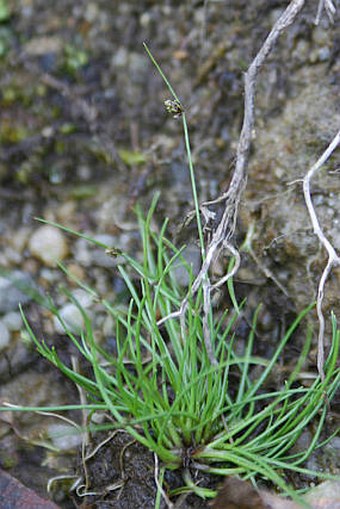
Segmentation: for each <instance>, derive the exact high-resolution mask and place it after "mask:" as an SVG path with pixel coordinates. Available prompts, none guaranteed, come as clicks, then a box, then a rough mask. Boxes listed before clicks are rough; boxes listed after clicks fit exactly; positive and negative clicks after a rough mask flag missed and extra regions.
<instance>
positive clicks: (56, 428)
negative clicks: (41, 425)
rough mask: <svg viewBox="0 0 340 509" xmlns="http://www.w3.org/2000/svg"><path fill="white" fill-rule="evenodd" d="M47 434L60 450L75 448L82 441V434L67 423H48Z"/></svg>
mask: <svg viewBox="0 0 340 509" xmlns="http://www.w3.org/2000/svg"><path fill="white" fill-rule="evenodd" d="M48 435H49V437H50V439H51V441H52V443H53V445H54V446H55V447H57V448H58V449H59V450H60V451H68V450H70V449H75V448H76V447H78V446H79V445H80V444H81V442H82V435H81V433H80V431H77V430H76V428H74V427H73V426H68V425H67V424H50V425H49V426H48Z"/></svg>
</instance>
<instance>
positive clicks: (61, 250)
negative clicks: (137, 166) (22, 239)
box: [28, 225, 68, 267]
mask: <svg viewBox="0 0 340 509" xmlns="http://www.w3.org/2000/svg"><path fill="white" fill-rule="evenodd" d="M28 247H29V249H30V251H31V253H32V255H34V256H35V257H36V258H38V260H40V261H42V262H43V263H44V264H45V265H47V266H49V267H54V266H55V265H56V262H57V261H59V260H63V259H64V258H65V256H66V255H67V253H68V247H67V243H66V239H65V237H64V235H63V233H62V232H61V231H60V230H58V228H55V227H53V226H49V225H44V226H40V227H39V228H38V229H37V230H36V231H35V232H34V233H33V235H32V236H31V238H30V240H29V243H28Z"/></svg>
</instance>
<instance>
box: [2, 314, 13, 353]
mask: <svg viewBox="0 0 340 509" xmlns="http://www.w3.org/2000/svg"><path fill="white" fill-rule="evenodd" d="M10 340H11V336H10V333H9V330H8V329H7V327H6V325H5V324H4V323H3V322H1V321H0V352H1V350H4V349H5V348H6V347H7V346H8V345H9V342H10Z"/></svg>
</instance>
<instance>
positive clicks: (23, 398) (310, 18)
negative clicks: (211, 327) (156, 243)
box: [0, 0, 340, 509]
mask: <svg viewBox="0 0 340 509" xmlns="http://www.w3.org/2000/svg"><path fill="white" fill-rule="evenodd" d="M286 3H287V2H284V1H281V0H275V1H272V2H268V1H266V0H255V1H252V2H248V1H246V0H232V1H229V2H213V1H211V2H209V1H208V2H200V1H189V0H188V1H185V2H175V1H167V2H157V1H152V0H149V1H147V0H143V1H140V0H138V1H137V0H130V1H129V2H122V1H117V2H112V1H111V0H99V1H96V2H92V1H87V0H80V1H78V2H76V4H75V2H73V1H72V0H59V1H58V2H52V1H50V0H36V1H34V2H33V1H32V0H4V1H3V2H0V6H1V9H0V90H1V92H0V144H1V154H0V184H1V187H0V268H1V270H2V271H5V272H6V273H10V274H11V273H12V272H13V271H17V270H19V271H21V272H22V273H24V274H25V275H26V276H27V277H30V278H31V279H32V281H33V282H34V285H36V287H37V288H39V289H42V290H43V291H44V292H46V294H49V295H51V296H52V297H54V298H55V299H56V303H57V305H58V306H60V307H62V306H63V305H64V304H65V297H64V296H63V294H62V293H60V288H62V287H63V286H64V287H65V286H66V287H67V288H69V289H71V290H72V291H73V290H74V289H75V288H76V285H75V283H74V281H72V280H70V279H69V278H67V276H65V275H64V274H63V272H62V271H60V270H59V269H58V268H56V267H53V266H49V265H45V264H44V263H43V262H42V260H41V259H40V258H39V256H38V257H37V256H34V255H33V254H32V252H31V251H30V248H29V245H30V244H29V241H30V238H31V237H32V235H33V233H34V232H35V231H36V230H37V228H38V226H39V225H38V223H37V222H36V221H35V217H43V218H45V219H48V220H52V221H57V222H59V223H62V224H63V225H65V226H67V227H69V228H73V229H74V230H77V231H82V232H85V233H86V234H88V235H91V236H94V235H95V236H103V235H104V236H106V237H105V239H109V242H111V243H112V244H113V246H114V247H117V248H119V249H125V250H127V251H128V252H129V253H131V254H133V255H136V256H139V248H140V243H139V236H138V224H137V221H136V217H135V213H134V207H135V205H136V204H137V203H140V204H141V206H142V208H143V210H145V211H146V210H147V209H148V206H149V204H150V202H151V199H152V196H153V195H154V193H155V192H156V191H160V193H161V194H160V201H159V206H158V209H157V214H158V216H157V219H156V221H157V222H159V223H161V222H162V220H163V219H164V217H166V216H168V217H169V218H170V226H169V235H170V236H172V237H173V238H174V239H175V240H176V242H178V243H184V242H185V243H192V244H195V242H196V239H195V233H194V231H191V230H190V229H189V228H183V227H182V223H183V217H185V216H186V214H188V213H189V212H190V211H191V209H192V198H191V191H190V180H189V176H188V173H187V165H186V157H185V150H184V143H183V138H182V135H181V126H180V122H179V121H178V119H177V120H176V119H173V118H172V117H169V116H168V115H167V114H166V111H165V109H164V108H163V102H164V100H166V99H168V95H169V94H168V93H167V91H166V90H165V87H164V84H163V83H162V81H161V79H160V77H159V76H157V74H156V73H155V71H154V69H153V67H152V65H151V63H150V61H149V60H148V58H147V56H146V54H145V52H144V50H143V46H142V43H143V41H147V43H148V44H149V46H150V48H151V50H152V51H153V53H154V54H155V56H156V57H157V59H158V61H159V62H160V63H161V64H162V66H163V68H164V70H165V72H166V73H167V75H168V76H169V77H170V79H171V82H172V84H173V86H174V87H175V89H176V91H177V93H178V95H179V96H180V98H181V100H182V103H183V105H184V107H185V109H186V112H187V117H188V122H189V128H190V134H191V144H192V149H193V158H194V163H195V167H196V172H197V183H198V191H199V196H200V200H201V201H204V200H208V199H212V198H215V197H216V196H217V195H218V194H219V193H220V192H221V191H223V190H224V189H225V188H226V187H227V185H228V183H229V181H230V177H231V174H232V170H233V163H234V159H235V151H236V145H237V140H238V135H239V131H240V127H241V122H242V113H243V73H244V71H245V70H246V68H247V66H248V65H249V63H250V62H251V60H252V58H253V57H254V56H255V54H256V51H257V50H258V49H259V47H260V45H261V43H262V41H263V40H264V38H265V36H266V34H267V33H268V31H269V30H270V28H271V27H272V25H273V23H274V22H275V20H276V19H277V18H278V16H279V15H280V13H281V12H282V10H283V9H284V7H285V6H286ZM307 4H308V5H307V6H306V7H305V8H304V9H303V11H302V13H301V15H300V16H299V17H298V19H297V21H296V22H295V23H294V24H293V25H292V26H291V27H290V28H289V30H288V31H287V33H286V34H285V35H284V36H283V37H282V38H281V40H280V41H279V43H278V46H277V48H275V50H274V52H273V54H272V55H271V56H270V57H269V59H268V61H267V63H266V65H265V68H264V69H263V71H262V73H261V76H260V80H259V84H258V90H257V96H256V131H255V133H254V141H253V147H252V152H251V155H250V161H249V179H248V184H247V188H246V190H245V193H244V196H243V199H242V203H241V206H240V215H239V221H238V225H237V234H236V242H237V244H238V245H241V244H242V242H243V240H244V239H245V237H246V236H247V234H249V232H251V231H252V232H253V234H252V235H251V236H250V237H248V240H249V239H250V243H251V249H250V250H248V252H246V253H243V255H242V265H241V268H240V270H239V272H238V274H237V277H236V280H235V285H236V291H237V295H238V297H239V299H240V300H241V299H243V298H245V297H247V301H248V306H249V316H248V317H246V320H245V325H244V327H245V329H246V327H247V325H246V324H247V322H249V319H250V316H251V313H252V310H253V309H254V308H256V306H257V304H258V302H262V303H263V310H262V312H261V316H260V322H259V330H258V338H257V348H258V352H257V353H258V355H270V352H271V351H272V350H273V349H274V347H275V342H276V341H277V338H278V337H279V335H280V333H281V332H282V330H284V328H285V327H286V325H287V324H288V323H290V322H291V320H292V319H293V318H294V317H295V316H296V315H297V314H298V313H299V311H301V309H303V308H304V307H305V306H306V305H308V304H309V303H310V302H311V301H312V300H313V299H314V297H315V289H316V287H317V283H318V279H319V276H320V273H321V271H322V268H323V266H324V263H325V253H323V251H322V250H321V249H320V247H319V245H318V243H317V239H316V238H315V236H314V235H313V232H312V228H311V226H310V223H309V218H308V215H307V213H306V210H305V206H304V202H303V196H302V190H301V185H300V183H299V179H301V177H303V176H304V174H305V172H306V170H307V169H308V168H309V167H310V166H311V165H312V164H313V163H314V162H315V161H316V160H317V159H318V157H319V156H320V155H321V153H322V152H323V150H324V149H325V147H326V146H327V144H328V143H329V142H330V140H331V139H332V137H333V136H334V135H335V133H336V130H337V125H339V119H340V113H339V110H338V109H337V101H336V98H337V79H338V78H339V70H340V65H339V39H338V36H337V32H336V30H337V24H336V20H335V23H334V24H332V23H330V21H329V19H328V18H327V16H323V17H322V19H321V22H320V24H319V26H315V24H314V19H315V14H316V8H317V5H316V4H317V2H316V3H315V5H314V3H313V2H308V3H307ZM338 168H339V160H338V159H337V156H336V155H335V156H334V157H333V158H331V160H330V161H329V163H328V164H327V165H325V168H324V169H323V170H322V172H321V173H320V176H319V177H318V178H317V179H316V182H315V189H314V191H313V198H314V199H315V203H316V204H317V209H318V213H319V214H320V216H319V217H320V222H321V224H322V225H323V227H324V228H325V233H326V234H327V235H328V236H329V238H330V239H331V241H332V242H333V243H334V246H335V247H336V248H339V247H340V245H339V239H340V236H339V224H340V217H339V206H338V204H339V195H340V187H339V178H338V170H337V169H338ZM100 238H102V237H100ZM66 242H67V255H66V256H65V259H64V262H65V263H66V264H67V265H68V267H69V269H70V271H71V272H72V273H73V274H74V275H75V276H76V277H77V278H78V279H80V280H81V281H82V282H83V283H84V284H90V285H93V286H94V288H95V289H96V291H98V292H99V293H100V294H101V295H102V296H103V297H105V298H107V299H111V300H112V301H115V299H117V297H118V298H119V297H120V296H121V294H122V292H123V289H122V282H121V280H120V279H119V277H117V274H116V272H115V266H114V263H113V262H112V260H109V259H108V257H106V256H105V255H103V254H102V253H100V252H99V251H98V250H96V249H94V248H91V247H89V246H87V244H86V242H85V241H84V240H83V239H75V238H74V237H72V236H67V238H66ZM227 263H228V260H219V261H218V263H216V267H215V270H216V273H217V274H221V273H222V272H223V271H225V269H226V266H227ZM339 282H340V273H339V269H338V270H337V271H336V270H335V271H334V272H333V274H332V277H331V278H330V281H329V283H328V285H327V292H326V295H325V305H324V311H325V314H326V315H327V316H329V313H330V310H333V311H334V312H335V313H336V314H338V315H339V311H340V308H339V299H338V288H339ZM7 297H9V296H8V294H7ZM7 297H6V295H3V294H2V295H0V299H2V300H3V301H4V300H5V299H6V298H7ZM224 298H226V297H225V296H222V297H221V301H220V305H221V306H223V304H224V301H223V299H224ZM225 304H227V302H225ZM13 306H14V308H13V309H11V310H10V311H11V312H12V311H13V312H15V311H16V309H17V303H15V302H14V304H13ZM15 306H16V307H15ZM6 309H7V308H6ZM25 311H26V313H27V316H28V318H29V320H30V323H31V324H32V326H33V327H34V328H35V330H36V331H37V333H38V335H39V337H41V338H44V339H45V340H46V341H47V342H48V343H50V344H52V343H56V344H57V345H58V347H59V351H60V350H61V351H62V355H63V359H65V361H66V362H71V358H72V356H74V355H75V352H74V351H73V350H72V347H70V346H69V345H68V344H67V342H66V338H65V336H63V335H62V334H61V333H60V331H58V330H56V327H55V323H54V322H53V319H52V317H51V314H49V313H48V312H47V311H46V310H42V309H41V308H40V307H39V305H37V303H36V302H35V301H34V299H33V300H32V299H31V300H28V301H27V302H26V304H25ZM12 318H13V317H12ZM8 320H9V318H8V310H5V307H4V309H3V311H1V314H0V321H1V322H4V323H5V324H8V323H9V321H8ZM97 320H98V323H97V331H96V332H97V335H98V340H105V341H107V342H109V343H110V341H111V340H112V338H111V336H110V328H109V324H107V323H106V322H105V321H104V319H103V318H102V317H101V316H100V313H99V317H98V319H97ZM327 322H328V320H327ZM6 327H7V325H6ZM8 327H9V326H8ZM241 329H242V326H240V330H239V334H240V336H241V337H242V334H243V333H242V330H241ZM8 332H9V336H10V340H9V341H8V344H6V345H5V346H1V348H2V349H1V350H0V381H1V385H0V399H1V401H10V402H11V403H13V404H25V405H29V406H34V405H40V406H44V405H46V406H48V405H50V404H55V405H57V404H67V403H78V402H79V395H78V393H77V391H76V389H75V388H74V387H72V385H71V384H69V383H68V382H67V381H65V380H64V379H63V377H62V376H61V375H60V374H59V373H58V372H57V371H56V370H54V369H52V368H51V367H50V366H49V365H48V364H47V363H46V362H45V361H44V360H42V359H40V358H39V357H38V355H37V353H36V352H35V350H34V348H33V347H32V345H29V344H28V343H27V341H26V342H25V341H23V339H24V340H25V339H27V337H25V334H24V327H23V325H22V324H21V326H20V325H19V326H16V327H15V326H13V325H12V326H11V327H9V328H8ZM315 336H316V334H315ZM294 341H295V343H294V345H293V346H292V348H291V350H290V352H289V354H288V356H287V358H286V359H285V361H284V362H286V363H287V365H289V364H290V363H291V362H293V361H294V359H295V358H296V357H297V356H298V354H299V351H300V350H301V345H302V344H303V341H304V334H302V332H301V334H298V335H297V336H296V337H295V339H294ZM314 345H315V342H314ZM326 347H327V345H326ZM315 353H316V349H315V348H314V349H313V350H312V354H311V357H310V359H309V366H310V369H313V366H314V365H315ZM85 369H86V367H85ZM68 417H69V418H70V419H74V420H75V421H78V422H81V416H80V415H77V414H76V413H71V414H69V415H68ZM51 423H53V424H56V423H55V422H54V421H53V418H50V417H46V416H45V417H43V416H41V415H32V414H29V415H23V414H20V415H19V414H16V413H14V412H10V411H8V413H6V414H1V416H0V449H1V453H0V465H1V467H2V468H5V469H6V470H7V471H9V472H11V473H12V474H13V475H15V476H17V477H18V478H19V479H20V480H22V481H23V482H24V483H26V484H28V485H29V486H30V487H32V488H33V489H35V490H36V491H37V492H38V493H40V494H41V495H43V496H45V497H46V496H49V495H47V491H46V484H47V481H48V480H49V479H50V478H53V477H55V476H64V475H65V476H69V475H70V476H73V477H72V478H71V479H70V480H69V481H68V484H67V486H68V487H69V486H70V485H72V484H73V483H74V482H76V481H77V479H84V475H85V473H84V470H83V467H82V464H81V461H80V460H79V444H78V445H74V444H72V446H71V445H69V444H68V443H67V442H66V443H61V444H60V443H58V444H57V445H56V443H55V442H53V440H54V438H51ZM330 429H332V424H331V423H330ZM101 438H102V436H101ZM93 440H98V437H97V438H93ZM96 443H97V442H94V443H93V444H91V445H92V446H95V444H96ZM51 444H52V445H53V446H54V449H55V450H54V449H53V448H51ZM327 458H328V457H327ZM325 461H328V459H327V460H325ZM154 473H155V464H154V458H153V456H152V455H151V454H150V453H149V452H148V451H146V450H145V449H144V448H143V447H142V446H141V445H138V444H136V443H131V439H129V438H128V437H127V436H126V435H125V434H124V433H118V434H117V435H116V436H115V437H113V438H112V440H110V441H109V442H108V443H107V444H106V445H105V446H103V447H102V448H100V450H99V452H98V455H96V456H95V457H94V458H93V459H92V461H89V462H88V464H87V475H88V480H89V486H90V488H91V490H92V491H93V492H95V493H96V494H95V495H92V496H90V497H85V498H81V497H77V496H76V495H75V492H74V491H73V492H72V495H71V496H69V495H68V494H67V489H66V488H64V484H63V482H61V481H58V482H56V483H54V484H53V485H52V494H53V497H54V499H55V501H56V502H57V503H58V504H59V505H60V507H62V508H65V509H68V508H72V507H73V508H74V507H80V508H82V509H85V508H92V507H93V508H96V509H105V508H109V507H115V508H117V509H118V508H125V507H126V508H128V507H129V508H131V509H132V508H133V509H134V508H139V507H140V508H142V507H145V508H146V507H148V508H149V507H153V503H154V497H155V492H156V486H155V482H154ZM192 475H193V476H195V475H196V474H195V472H192ZM181 478H182V472H179V473H177V474H176V473H171V475H170V474H169V475H168V478H167V479H166V486H168V487H169V490H171V489H174V487H176V486H177V485H178V484H180V483H181ZM196 480H197V481H200V485H201V486H204V485H205V484H207V485H209V486H214V485H215V483H216V482H217V481H216V479H211V478H202V479H196ZM65 482H66V481H65ZM181 503H182V505H179V507H183V508H189V507H193V508H200V507H202V508H203V507H208V505H207V502H205V501H202V500H200V499H198V498H197V497H193V496H189V497H187V498H185V499H183V500H182V502H181ZM162 504H164V501H162ZM161 507H162V506H161ZM164 507H165V506H164Z"/></svg>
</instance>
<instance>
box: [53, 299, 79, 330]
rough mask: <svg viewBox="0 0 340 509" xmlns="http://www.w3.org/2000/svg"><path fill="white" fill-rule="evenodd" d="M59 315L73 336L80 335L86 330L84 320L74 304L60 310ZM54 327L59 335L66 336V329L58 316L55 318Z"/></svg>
mask: <svg viewBox="0 0 340 509" xmlns="http://www.w3.org/2000/svg"><path fill="white" fill-rule="evenodd" d="M59 313H60V317H61V319H62V320H63V321H64V322H65V325H66V327H67V328H68V329H69V330H70V332H72V333H73V334H80V333H81V332H82V331H83V330H84V326H85V324H84V318H83V315H82V314H81V312H80V311H79V309H78V308H77V306H75V305H74V304H66V305H65V306H64V307H62V308H61V309H60V311H59ZM54 326H55V329H56V331H57V332H58V333H59V334H65V329H64V327H63V325H62V323H61V322H60V320H59V319H58V317H56V316H55V317H54Z"/></svg>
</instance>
